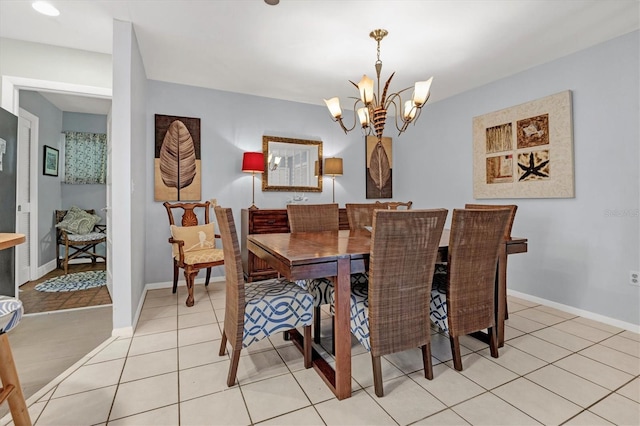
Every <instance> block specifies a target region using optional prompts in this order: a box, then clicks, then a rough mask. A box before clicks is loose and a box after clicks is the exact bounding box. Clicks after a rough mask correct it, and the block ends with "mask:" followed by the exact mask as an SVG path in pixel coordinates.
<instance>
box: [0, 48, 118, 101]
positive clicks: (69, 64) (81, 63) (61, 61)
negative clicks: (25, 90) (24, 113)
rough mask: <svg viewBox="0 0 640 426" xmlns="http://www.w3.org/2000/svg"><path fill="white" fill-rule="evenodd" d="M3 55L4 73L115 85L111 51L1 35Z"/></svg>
mask: <svg viewBox="0 0 640 426" xmlns="http://www.w3.org/2000/svg"><path fill="white" fill-rule="evenodd" d="M0 59H1V60H0V75H3V76H14V77H23V78H30V79H37V80H47V81H56V82H63V83H71V84H78V85H83V86H95V87H105V88H111V85H112V63H111V55H106V54H104V53H95V52H87V51H85V50H77V49H68V48H64V47H56V46H49V45H46V44H40V43H31V42H27V41H19V40H13V39H8V38H0ZM0 90H2V88H0ZM1 96H2V93H1V92H0V97H1Z"/></svg>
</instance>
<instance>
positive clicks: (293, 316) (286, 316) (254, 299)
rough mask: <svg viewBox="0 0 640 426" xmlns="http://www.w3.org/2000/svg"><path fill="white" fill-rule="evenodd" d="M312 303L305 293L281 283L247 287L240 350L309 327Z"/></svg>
mask: <svg viewBox="0 0 640 426" xmlns="http://www.w3.org/2000/svg"><path fill="white" fill-rule="evenodd" d="M313 299H314V298H313V296H312V295H311V294H310V293H309V292H308V291H306V290H305V289H303V288H302V287H300V286H298V285H296V284H295V283H293V282H291V281H287V280H284V279H273V280H265V281H256V282H252V283H247V284H246V285H245V310H244V332H243V335H242V347H243V348H246V347H247V346H249V345H250V344H252V343H255V342H257V341H259V340H262V339H264V338H265V337H268V336H270V335H272V334H274V333H277V332H280V331H286V330H291V329H292V328H297V327H302V326H305V325H311V322H312V320H313V306H314V300H313Z"/></svg>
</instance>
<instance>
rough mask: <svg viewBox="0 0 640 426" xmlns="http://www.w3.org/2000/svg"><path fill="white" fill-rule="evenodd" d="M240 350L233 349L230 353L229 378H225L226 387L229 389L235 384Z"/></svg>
mask: <svg viewBox="0 0 640 426" xmlns="http://www.w3.org/2000/svg"><path fill="white" fill-rule="evenodd" d="M241 350H242V348H233V352H231V365H229V376H228V377H227V386H229V387H231V386H233V385H235V384H236V374H237V373H238V363H239V362H240V351H241Z"/></svg>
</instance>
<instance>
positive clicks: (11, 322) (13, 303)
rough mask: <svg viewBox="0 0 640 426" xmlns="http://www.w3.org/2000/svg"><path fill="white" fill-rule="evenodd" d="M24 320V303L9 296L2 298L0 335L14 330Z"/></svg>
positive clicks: (0, 297) (0, 302)
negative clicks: (21, 319)
mask: <svg viewBox="0 0 640 426" xmlns="http://www.w3.org/2000/svg"><path fill="white" fill-rule="evenodd" d="M20 318H22V302H21V301H19V300H18V299H15V298H13V297H8V296H0V334H2V333H6V332H8V331H9V330H11V329H12V328H14V327H15V326H16V325H18V323H19V322H20Z"/></svg>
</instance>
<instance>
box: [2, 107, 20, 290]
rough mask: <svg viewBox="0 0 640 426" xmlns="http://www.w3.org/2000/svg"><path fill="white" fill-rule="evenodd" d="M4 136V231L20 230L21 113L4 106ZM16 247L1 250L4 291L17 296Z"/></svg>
mask: <svg viewBox="0 0 640 426" xmlns="http://www.w3.org/2000/svg"><path fill="white" fill-rule="evenodd" d="M0 138H2V139H4V141H5V142H6V147H5V152H4V154H0V155H2V170H0V200H2V202H0V232H2V233H5V232H7V233H13V232H16V177H17V168H16V160H17V157H18V117H16V116H15V115H13V114H11V113H10V112H9V111H7V110H5V109H2V108H0ZM15 277H16V268H15V248H8V249H4V250H0V295H3V296H11V297H13V296H15V294H16V287H15Z"/></svg>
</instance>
